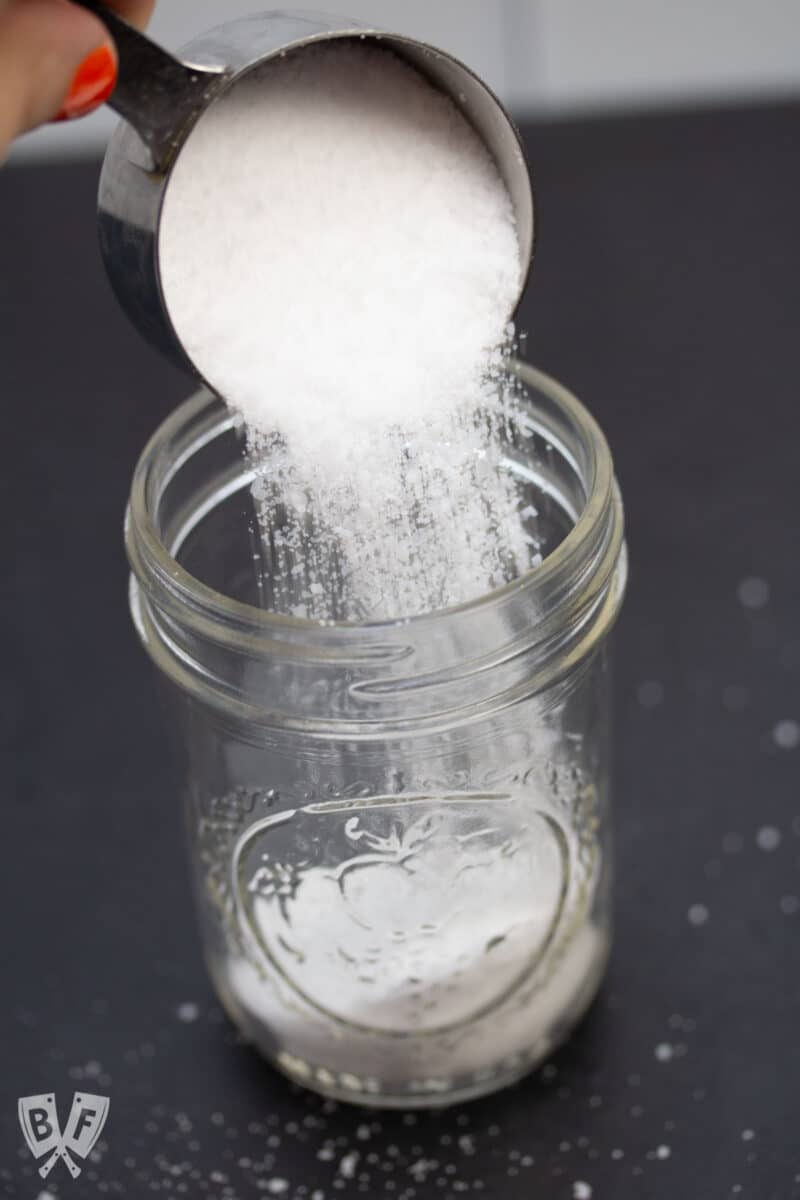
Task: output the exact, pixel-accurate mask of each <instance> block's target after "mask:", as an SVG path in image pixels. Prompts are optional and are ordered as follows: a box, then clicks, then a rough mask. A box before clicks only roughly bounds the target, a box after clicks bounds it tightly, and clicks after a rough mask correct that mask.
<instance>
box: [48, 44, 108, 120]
mask: <svg viewBox="0 0 800 1200" xmlns="http://www.w3.org/2000/svg"><path fill="white" fill-rule="evenodd" d="M116 82H117V57H116V55H115V54H114V51H113V50H112V49H111V47H110V46H98V48H97V49H96V50H93V51H92V53H91V54H89V55H88V56H87V57H86V58H85V59H84V60H83V62H82V63H81V65H80V66H79V67H78V70H77V72H76V73H75V78H74V79H73V81H72V85H71V87H70V89H69V92H68V93H67V98H66V100H65V101H64V103H63V105H62V106H61V110H60V112H59V113H58V114H57V115H56V116H55V117H54V120H56V121H73V120H74V119H75V118H76V117H84V116H86V114H87V113H90V112H91V111H92V110H93V109H95V108H97V107H98V105H100V104H103V103H104V102H105V101H106V100H107V99H108V97H109V96H110V95H111V93H112V92H113V90H114V86H115V84H116Z"/></svg>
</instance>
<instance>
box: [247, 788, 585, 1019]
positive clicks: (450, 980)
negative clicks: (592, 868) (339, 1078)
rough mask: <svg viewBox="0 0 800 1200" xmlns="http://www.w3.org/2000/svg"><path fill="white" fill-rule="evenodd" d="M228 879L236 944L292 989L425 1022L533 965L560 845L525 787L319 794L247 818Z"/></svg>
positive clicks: (560, 866)
mask: <svg viewBox="0 0 800 1200" xmlns="http://www.w3.org/2000/svg"><path fill="white" fill-rule="evenodd" d="M298 842H299V844H301V845H302V847H303V851H302V858H299V857H298V855H297V853H296V849H295V847H296V846H297V844H298ZM309 847H311V850H310V852H309ZM288 864H292V865H291V869H290V868H289V866H288ZM233 888H234V893H235V899H236V903H237V907H238V914H239V919H240V921H241V923H242V928H243V930H244V942H245V946H246V947H247V948H248V956H249V957H251V958H252V959H253V960H254V961H255V962H256V963H257V964H258V965H260V967H261V969H262V971H265V972H266V973H267V974H270V975H273V976H276V975H277V976H278V977H279V978H280V979H281V981H282V982H283V984H284V985H287V984H288V985H289V987H290V989H291V990H292V992H293V993H294V994H295V995H296V996H297V998H298V999H299V1000H301V1001H305V1003H306V1004H308V1005H310V1006H311V1007H312V1008H314V1009H315V1010H317V1011H318V1012H319V1013H321V1014H322V1015H324V1016H326V1017H328V1018H329V1019H332V1020H334V1021H335V1022H336V1023H337V1024H338V1025H340V1026H342V1025H344V1026H348V1027H350V1028H355V1029H358V1030H360V1031H361V1032H374V1033H378V1034H382V1035H399V1036H405V1035H407V1034H408V1033H410V1032H413V1033H414V1034H416V1035H419V1034H434V1033H443V1032H446V1031H447V1030H455V1029H457V1028H460V1027H462V1026H465V1025H468V1024H470V1023H471V1022H474V1021H476V1020H478V1019H479V1018H481V1017H482V1016H484V1015H486V1014H487V1013H488V1012H490V1011H493V1010H494V1009H496V1008H497V1007H499V1006H501V1005H502V1004H503V1003H504V1002H505V1001H506V1000H507V999H508V998H509V997H510V996H512V995H513V994H515V993H516V992H517V991H518V990H519V989H520V988H521V987H523V985H526V984H528V983H529V982H531V981H532V980H533V979H534V977H535V974H536V971H537V968H538V967H539V965H540V964H541V962H542V960H543V958H544V957H545V956H546V951H547V950H548V949H549V947H550V946H551V943H552V942H553V939H554V937H555V935H556V931H557V930H558V928H559V926H560V924H561V923H562V920H563V917H564V909H565V901H566V898H567V894H568V891H569V888H570V854H569V850H568V841H567V836H566V835H565V833H564V831H563V829H562V827H561V825H560V823H559V822H558V821H557V820H556V819H555V818H554V817H553V815H552V814H551V813H549V812H545V811H536V809H535V806H534V804H533V802H532V797H531V795H530V794H528V795H520V794H516V795H514V794H501V793H481V794H466V795H464V794H456V795H445V796H442V795H438V796H390V797H376V798H372V799H362V800H351V801H349V802H342V801H327V802H322V803H317V804H310V805H306V806H305V807H303V808H299V809H295V810H289V811H287V812H284V813H276V814H275V815H274V816H272V817H267V818H266V819H264V820H261V821H259V822H257V823H256V824H254V825H253V826H252V827H251V828H250V829H249V830H248V831H247V832H246V833H245V834H244V836H243V837H242V838H241V840H240V842H239V844H238V846H237V848H236V851H235V855H234V862H233Z"/></svg>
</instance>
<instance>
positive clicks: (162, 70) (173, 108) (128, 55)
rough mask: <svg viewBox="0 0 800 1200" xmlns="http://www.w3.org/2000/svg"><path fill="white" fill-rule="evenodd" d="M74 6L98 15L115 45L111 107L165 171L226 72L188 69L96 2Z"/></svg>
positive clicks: (85, 0)
mask: <svg viewBox="0 0 800 1200" xmlns="http://www.w3.org/2000/svg"><path fill="white" fill-rule="evenodd" d="M73 3H76V4H79V5H80V6H81V8H86V9H88V10H89V11H90V12H92V13H94V14H95V16H97V17H99V18H100V20H101V21H103V23H104V24H105V26H106V28H107V29H108V31H109V33H110V34H111V36H112V38H113V39H114V43H115V45H116V47H117V55H118V58H119V73H118V76H117V84H116V87H115V88H114V91H113V92H112V94H111V96H110V98H109V100H108V104H109V106H110V107H111V108H113V109H114V111H115V112H117V113H119V115H120V116H121V117H124V118H125V120H126V121H128V122H129V123H130V124H131V125H132V126H133V127H134V129H135V130H136V132H137V133H138V134H139V136H140V137H141V139H142V141H143V142H144V143H145V144H146V145H147V146H148V147H149V149H150V152H151V154H152V156H153V160H154V165H155V167H156V168H163V167H165V166H166V165H167V164H168V163H169V160H170V159H171V157H172V155H173V154H174V152H175V150H176V149H177V148H178V146H179V145H180V142H181V140H182V135H183V134H184V132H185V130H186V128H187V127H188V126H189V125H190V124H191V122H192V120H193V119H194V117H196V116H197V114H198V113H199V112H200V110H201V108H202V107H203V106H204V104H205V103H206V102H207V100H208V98H209V96H210V94H211V92H212V91H213V86H214V84H215V83H218V82H219V81H220V80H221V79H223V78H224V77H225V72H224V70H221V69H220V70H210V69H207V68H201V67H192V66H188V65H187V64H186V63H183V62H181V61H180V59H178V58H175V57H174V56H173V55H171V54H169V53H168V52H167V51H166V50H164V49H163V48H162V47H161V46H159V45H157V44H156V43H155V42H153V41H151V40H150V38H148V37H145V35H144V34H143V33H140V32H139V30H138V29H134V28H133V26H132V25H129V24H128V22H127V21H123V20H122V18H121V17H119V16H118V15H117V14H116V13H115V12H112V11H111V9H110V8H107V7H106V6H105V5H104V4H99V3H97V2H96V0H73Z"/></svg>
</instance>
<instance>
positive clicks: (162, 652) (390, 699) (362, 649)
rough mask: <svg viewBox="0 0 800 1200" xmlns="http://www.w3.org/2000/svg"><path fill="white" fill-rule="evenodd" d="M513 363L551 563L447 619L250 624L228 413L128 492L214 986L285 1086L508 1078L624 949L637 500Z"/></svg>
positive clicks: (380, 1086)
mask: <svg viewBox="0 0 800 1200" xmlns="http://www.w3.org/2000/svg"><path fill="white" fill-rule="evenodd" d="M516 371H517V374H518V377H519V382H520V412H519V416H518V418H517V419H516V420H515V421H514V422H513V424H512V425H510V426H509V428H508V431H507V438H508V445H507V447H506V466H507V468H508V470H509V471H511V472H513V474H514V475H515V477H516V479H517V481H518V486H519V489H520V494H521V505H522V507H523V508H524V509H525V510H526V514H527V519H528V523H529V532H530V534H531V536H532V537H533V538H534V539H535V540H536V542H537V544H538V545H539V546H540V547H541V553H542V555H543V557H544V561H543V563H542V564H541V565H540V566H538V567H536V568H534V569H533V570H531V571H529V572H527V573H526V574H524V575H522V576H521V577H520V578H518V579H516V580H514V581H512V582H511V583H509V584H507V585H506V586H505V587H502V588H500V589H498V590H496V591H493V592H491V593H489V594H487V595H485V596H483V597H481V598H480V599H478V600H475V601H474V602H470V603H467V604H464V605H462V606H460V607H457V608H451V609H447V610H443V611H441V612H435V613H431V614H429V615H423V616H419V617H414V618H412V619H410V620H406V621H400V622H381V623H364V624H346V623H338V624H336V623H330V624H327V625H323V624H319V623H316V622H313V621H307V620H301V619H297V618H292V617H286V616H278V615H275V614H273V613H270V612H268V611H266V610H265V609H264V608H262V607H259V605H260V604H261V602H262V601H263V598H264V587H265V579H264V571H263V562H262V560H261V556H260V553H259V545H260V539H259V537H258V535H257V533H256V526H255V515H254V508H253V501H252V498H251V493H250V484H251V482H252V478H253V476H252V472H251V471H250V469H249V467H248V464H247V459H246V456H245V455H244V454H243V451H242V438H241V430H240V429H239V427H238V425H237V422H236V421H235V420H234V419H233V418H232V417H231V416H230V414H229V413H228V412H227V411H226V409H225V408H224V407H223V406H222V405H221V403H220V402H219V400H217V399H216V398H214V397H213V396H211V395H210V394H209V393H201V394H200V395H198V396H196V397H195V398H193V399H191V400H189V401H187V402H186V403H185V404H184V405H182V406H181V407H180V408H179V409H178V410H177V411H176V412H175V413H174V414H173V415H172V416H171V417H170V418H169V419H168V420H167V421H166V422H165V423H164V424H163V425H162V426H161V428H160V429H159V431H158V432H157V433H156V435H155V437H154V438H153V439H152V441H151V442H150V444H149V445H148V446H147V448H146V450H145V451H144V454H143V456H142V458H141V460H140V462H139V465H138V467H137V470H136V474H135V477H134V481H133V489H132V494H131V502H130V508H129V513H128V520H127V544H128V554H129V557H130V561H131V565H132V568H133V575H132V581H131V607H132V611H133V616H134V620H135V623H136V627H137V629H138V631H139V634H140V636H141V638H142V641H143V642H144V645H145V647H146V648H147V650H148V652H149V654H150V655H151V657H152V659H153V660H154V661H155V663H156V665H157V666H158V668H159V670H160V672H161V673H162V676H163V678H164V679H165V680H166V681H167V685H168V693H169V711H170V714H171V718H172V719H173V722H174V725H175V727H176V730H177V738H176V741H177V745H178V748H179V753H180V757H181V760H182V764H181V773H182V779H183V781H184V783H185V793H186V806H187V820H188V831H189V841H190V848H191V859H192V866H193V874H194V880H195V887H196V895H197V901H198V907H199V912H200V923H201V929H202V936H203V941H204V947H205V953H206V959H207V962H208V965H209V969H210V972H211V975H212V977H213V980H214V983H215V985H216V988H217V991H218V993H219V996H220V998H221V1000H222V1002H223V1004H224V1005H225V1008H226V1009H227V1011H228V1012H229V1014H230V1015H231V1017H232V1018H233V1020H234V1021H235V1022H236V1024H237V1025H238V1026H239V1027H240V1028H241V1029H242V1030H243V1031H244V1033H245V1034H246V1035H247V1036H248V1037H249V1038H250V1039H251V1040H252V1041H253V1042H255V1044H256V1045H257V1046H258V1047H259V1048H260V1049H261V1050H262V1052H263V1053H264V1054H265V1055H266V1056H267V1057H268V1058H269V1059H270V1060H271V1061H272V1062H273V1063H274V1064H275V1065H276V1066H278V1067H279V1068H280V1069H281V1070H282V1071H283V1072H285V1073H286V1074H287V1075H289V1076H290V1077H291V1078H292V1079H294V1080H296V1081H298V1082H300V1083H303V1084H305V1085H307V1086H308V1087H310V1088H314V1089H315V1090H317V1091H319V1092H322V1093H324V1094H326V1095H330V1096H335V1097H338V1098H340V1099H344V1100H351V1101H356V1102H358V1103H361V1104H372V1105H384V1106H397V1107H401V1106H409V1107H411V1106H422V1105H434V1104H444V1103H453V1102H454V1101H458V1100H464V1099H467V1098H469V1097H471V1096H477V1095H480V1094H482V1093H485V1092H489V1091H492V1090H494V1089H496V1088H499V1087H502V1086H505V1085H506V1084H508V1083H511V1082H512V1081H513V1080H515V1079H517V1078H519V1076H521V1075H523V1074H524V1073H525V1072H526V1071H528V1070H529V1069H530V1068H531V1067H532V1066H534V1065H535V1064H536V1063H537V1062H539V1061H540V1060H541V1059H542V1058H543V1057H544V1056H545V1055H546V1054H547V1053H548V1052H549V1051H550V1050H551V1049H552V1047H553V1046H554V1045H555V1044H556V1043H558V1042H559V1041H560V1040H561V1039H563V1038H564V1037H565V1035H566V1034H567V1033H568V1032H569V1030H570V1029H571V1027H572V1026H573V1025H574V1024H575V1022H576V1021H577V1020H578V1018H579V1017H580V1016H581V1014H582V1013H583V1011H584V1010H585V1008H586V1007H587V1005H588V1004H589V1002H590V1000H591V999H592V997H593V995H594V993H595V991H596V989H597V986H598V984H599V982H600V979H601V976H602V974H603V970H604V967H605V964H606V960H607V956H608V950H609V943H610V912H609V881H610V844H609V808H608V806H609V750H610V746H609V742H610V721H609V718H610V712H609V705H610V697H609V677H608V645H607V635H608V633H609V630H610V628H611V626H612V624H613V621H614V618H615V617H616V615H617V612H618V610H619V607H620V604H621V601H622V596H623V592H624V589H625V580H626V551H625V543H624V540H623V517H622V506H621V502H620V497H619V492H618V489H617V486H616V483H615V480H614V475H613V467H612V462H611V458H610V455H609V451H608V447H607V445H606V443H605V440H604V438H603V435H602V433H601V432H600V430H599V429H598V427H597V425H596V424H595V422H594V421H593V420H592V418H591V417H590V416H589V414H588V413H587V412H586V411H585V410H584V408H583V407H582V406H581V405H580V404H579V403H578V401H577V400H575V398H574V397H573V396H571V395H570V394H569V393H568V392H567V391H566V390H565V389H564V388H562V387H561V386H560V385H559V384H557V383H556V382H554V381H553V380H551V379H549V378H548V377H546V376H545V375H542V374H541V373H540V372H538V371H536V370H534V369H533V368H531V367H529V366H526V365H521V364H518V365H517V367H516ZM268 583H269V581H268V580H266V586H267V587H268Z"/></svg>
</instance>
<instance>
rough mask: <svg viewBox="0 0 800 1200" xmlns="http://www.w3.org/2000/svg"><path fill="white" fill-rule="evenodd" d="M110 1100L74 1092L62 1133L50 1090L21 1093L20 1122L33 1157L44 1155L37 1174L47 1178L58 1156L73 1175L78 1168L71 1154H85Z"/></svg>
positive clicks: (93, 1140) (88, 1153)
mask: <svg viewBox="0 0 800 1200" xmlns="http://www.w3.org/2000/svg"><path fill="white" fill-rule="evenodd" d="M110 1104H111V1101H110V1100H109V1099H108V1098H107V1097H106V1096H90V1095H88V1094H87V1093H86V1092H76V1093H75V1095H74V1096H73V1098H72V1108H71V1109H70V1111H69V1120H68V1121H67V1127H66V1129H65V1130H64V1133H63V1134H62V1133H61V1130H60V1129H59V1126H58V1113H57V1112H56V1098H55V1096H54V1095H53V1093H52V1092H50V1093H49V1094H48V1095H46V1096H23V1097H22V1098H21V1100H20V1101H19V1123H20V1125H21V1126H22V1132H23V1133H24V1135H25V1141H26V1142H27V1143H28V1149H29V1150H30V1152H31V1154H32V1155H33V1157H34V1158H36V1159H40V1158H45V1156H47V1161H46V1162H44V1163H43V1164H42V1166H41V1167H39V1174H40V1175H41V1177H42V1179H46V1178H47V1176H48V1175H49V1174H50V1172H51V1171H52V1169H53V1167H54V1166H55V1165H56V1163H57V1162H58V1160H59V1158H62V1159H63V1160H64V1164H65V1166H66V1168H67V1170H68V1171H69V1173H70V1175H71V1176H72V1178H73V1179H77V1178H78V1176H79V1175H80V1173H81V1169H80V1167H79V1166H78V1164H77V1163H76V1162H75V1159H74V1158H73V1157H72V1155H73V1154H76V1155H77V1156H78V1158H88V1157H89V1155H90V1154H91V1152H92V1150H93V1149H94V1146H95V1143H96V1142H97V1139H98V1138H99V1137H100V1134H101V1133H102V1132H103V1126H104V1125H105V1123H106V1117H107V1116H108V1109H109V1106H110Z"/></svg>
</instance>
